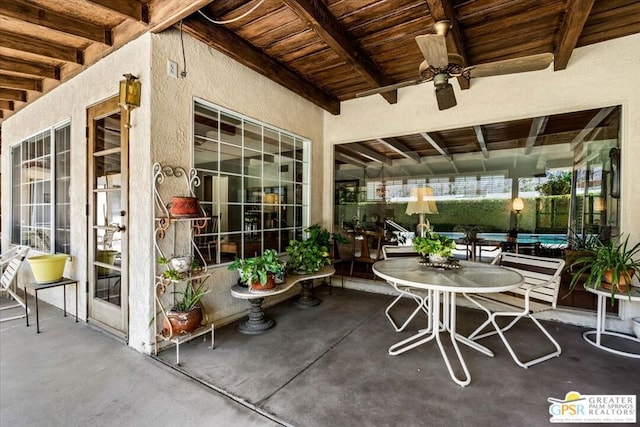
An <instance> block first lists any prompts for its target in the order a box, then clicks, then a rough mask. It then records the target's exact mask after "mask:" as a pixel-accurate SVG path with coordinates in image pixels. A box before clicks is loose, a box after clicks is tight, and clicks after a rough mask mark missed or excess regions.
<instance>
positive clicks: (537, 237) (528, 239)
mask: <svg viewBox="0 0 640 427" xmlns="http://www.w3.org/2000/svg"><path fill="white" fill-rule="evenodd" d="M438 234H442V235H444V236H448V237H451V238H452V239H460V238H463V237H464V233H445V232H443V233H438ZM478 238H480V239H485V240H495V241H498V242H505V241H507V233H478ZM535 242H540V243H541V244H542V245H543V246H548V247H557V248H562V247H565V246H567V236H566V234H525V233H519V234H518V243H535Z"/></svg>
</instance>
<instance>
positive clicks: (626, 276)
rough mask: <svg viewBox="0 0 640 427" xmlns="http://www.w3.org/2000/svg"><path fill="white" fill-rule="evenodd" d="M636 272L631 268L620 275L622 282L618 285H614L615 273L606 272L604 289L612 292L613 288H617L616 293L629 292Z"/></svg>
mask: <svg viewBox="0 0 640 427" xmlns="http://www.w3.org/2000/svg"><path fill="white" fill-rule="evenodd" d="M635 273H636V271H635V270H634V269H633V268H630V269H629V270H627V271H626V272H625V273H623V274H621V275H620V280H619V281H618V283H617V284H613V273H612V272H611V270H605V272H604V282H603V283H602V287H603V288H604V289H607V290H611V288H612V287H614V286H615V288H616V291H618V292H627V291H628V289H629V286H630V285H631V279H632V278H633V275H634V274H635Z"/></svg>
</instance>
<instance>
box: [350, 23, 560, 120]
mask: <svg viewBox="0 0 640 427" xmlns="http://www.w3.org/2000/svg"><path fill="white" fill-rule="evenodd" d="M450 26H451V25H450V22H449V21H438V22H436V23H435V24H434V26H433V28H434V30H435V34H424V35H421V36H417V37H416V43H418V47H419V48H420V52H422V56H423V57H424V61H422V63H421V64H420V69H419V76H420V77H419V78H418V79H415V80H409V81H405V82H400V83H396V84H392V85H389V86H383V87H379V88H375V89H371V90H367V91H364V92H360V93H357V94H356V96H357V97H364V96H369V95H373V94H378V93H383V92H388V91H390V90H395V89H399V88H401V87H406V86H412V85H417V84H420V83H425V82H430V81H432V80H433V84H434V86H435V88H436V99H437V101H438V109H439V110H446V109H448V108H451V107H454V106H456V105H457V102H456V97H455V94H454V93H453V86H452V85H451V83H449V79H450V78H451V77H459V76H463V77H465V78H467V79H471V78H474V77H486V76H499V75H502V74H513V73H524V72H527V71H536V70H544V69H545V68H547V67H548V66H549V64H551V61H553V54H552V53H541V54H537V55H530V56H525V57H521V58H513V59H505V60H502V61H496V62H489V63H486V64H479V65H472V66H469V67H463V64H464V61H463V59H462V56H460V55H457V54H455V53H449V52H447V43H446V36H447V32H448V31H449V28H450Z"/></svg>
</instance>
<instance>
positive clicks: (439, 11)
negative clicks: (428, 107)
mask: <svg viewBox="0 0 640 427" xmlns="http://www.w3.org/2000/svg"><path fill="white" fill-rule="evenodd" d="M426 2H427V6H428V7H429V12H430V13H431V17H432V18H433V20H434V21H435V22H438V21H444V20H447V21H449V23H450V28H449V32H448V33H447V52H449V53H455V54H457V55H460V56H461V57H462V61H463V64H462V66H463V67H466V66H467V65H469V62H468V61H467V53H466V49H465V47H464V43H462V33H461V32H460V27H459V26H458V21H457V19H456V13H455V10H454V9H453V6H452V5H451V2H450V1H449V0H426ZM457 79H458V84H459V85H460V89H462V90H465V89H469V87H470V86H471V85H470V81H469V79H467V78H466V77H462V76H460V77H458V78H457Z"/></svg>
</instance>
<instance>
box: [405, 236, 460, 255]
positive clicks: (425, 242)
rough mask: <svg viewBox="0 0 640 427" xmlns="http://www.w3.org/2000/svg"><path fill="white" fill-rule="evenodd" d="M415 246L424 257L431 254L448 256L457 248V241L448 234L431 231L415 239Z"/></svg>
mask: <svg viewBox="0 0 640 427" xmlns="http://www.w3.org/2000/svg"><path fill="white" fill-rule="evenodd" d="M413 248H414V249H415V250H416V252H418V253H419V254H420V255H422V256H423V257H424V256H427V255H430V254H431V255H439V256H442V257H447V258H448V257H450V256H451V254H452V253H453V250H454V249H455V248H456V242H454V241H453V240H452V239H450V238H449V237H447V236H442V235H439V234H437V233H434V232H432V231H429V232H427V234H426V235H425V237H416V238H414V239H413Z"/></svg>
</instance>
